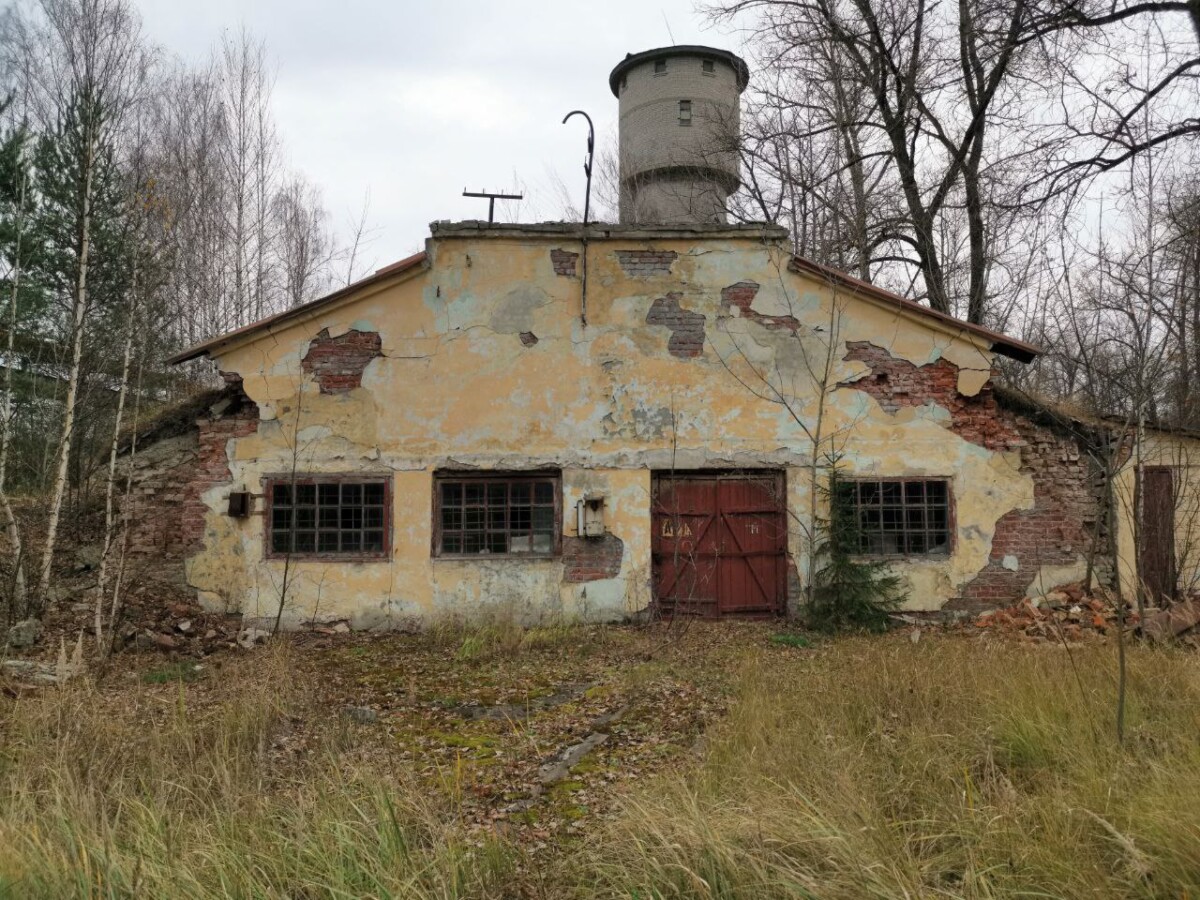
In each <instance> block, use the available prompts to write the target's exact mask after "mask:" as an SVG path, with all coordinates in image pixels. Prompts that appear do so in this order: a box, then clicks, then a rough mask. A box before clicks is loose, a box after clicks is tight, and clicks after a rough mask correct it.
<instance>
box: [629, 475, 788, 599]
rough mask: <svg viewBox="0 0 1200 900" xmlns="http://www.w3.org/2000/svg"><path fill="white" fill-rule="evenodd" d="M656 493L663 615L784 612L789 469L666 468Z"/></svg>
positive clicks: (657, 577)
mask: <svg viewBox="0 0 1200 900" xmlns="http://www.w3.org/2000/svg"><path fill="white" fill-rule="evenodd" d="M652 492H653V502H652V507H651V508H652V517H653V518H652V526H653V540H652V542H651V550H652V554H653V557H652V559H653V569H654V572H653V578H654V599H655V602H656V603H657V604H658V607H659V609H660V610H661V611H662V612H663V614H665V615H673V614H675V613H687V614H692V615H700V616H707V617H713V618H715V617H719V616H729V615H733V616H748V617H762V616H773V615H778V614H780V613H782V612H784V611H785V608H786V603H787V500H786V491H785V484H784V477H783V473H782V472H729V473H713V472H697V473H686V474H685V473H679V472H672V473H660V474H656V475H655V476H654V480H653V488H652Z"/></svg>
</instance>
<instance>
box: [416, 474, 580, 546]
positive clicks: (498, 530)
mask: <svg viewBox="0 0 1200 900" xmlns="http://www.w3.org/2000/svg"><path fill="white" fill-rule="evenodd" d="M436 497H437V504H436V506H437V508H436V510H435V513H434V514H435V516H436V517H437V518H436V521H435V524H436V529H435V535H434V551H435V553H436V554H437V555H439V556H479V555H488V556H553V555H555V554H556V553H558V550H559V545H560V535H561V527H562V524H561V523H562V515H561V507H560V501H559V479H558V476H557V475H545V476H501V477H495V476H489V477H476V478H462V477H456V476H443V477H439V478H438V479H437V483H436Z"/></svg>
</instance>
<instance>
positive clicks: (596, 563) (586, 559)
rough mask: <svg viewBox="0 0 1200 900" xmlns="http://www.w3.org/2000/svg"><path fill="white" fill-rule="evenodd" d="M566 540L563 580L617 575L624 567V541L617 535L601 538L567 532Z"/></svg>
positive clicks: (596, 579) (596, 578) (573, 581)
mask: <svg viewBox="0 0 1200 900" xmlns="http://www.w3.org/2000/svg"><path fill="white" fill-rule="evenodd" d="M562 542H563V565H564V572H563V581H566V582H567V583H569V584H578V583H581V582H585V581H599V580H600V579H603V578H616V577H617V575H618V574H620V571H621V559H622V557H623V556H624V555H625V544H624V542H623V541H622V540H621V539H620V538H619V537H617V536H616V535H612V534H606V535H604V537H602V538H580V537H569V536H565V537H563V539H562Z"/></svg>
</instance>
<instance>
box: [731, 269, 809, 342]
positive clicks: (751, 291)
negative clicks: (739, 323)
mask: <svg viewBox="0 0 1200 900" xmlns="http://www.w3.org/2000/svg"><path fill="white" fill-rule="evenodd" d="M759 287H760V285H757V284H755V283H754V282H753V281H739V282H738V283H737V284H731V285H729V286H728V287H726V288H724V289H722V291H721V315H722V316H728V315H730V314H731V310H733V309H735V308H736V309H738V310H739V311H740V313H741V315H742V316H743V317H744V318H747V319H749V320H750V321H751V322H755V323H756V324H758V325H762V326H763V327H764V328H786V329H787V330H788V331H793V332H794V331H796V330H797V329H798V328H799V327H800V322H799V320H798V319H797V318H796V317H795V316H792V315H786V316H764V315H763V314H762V313H760V312H758V311H756V310H755V309H754V307H753V305H752V304H753V303H754V298H755V297H756V296H757V295H758V289H759Z"/></svg>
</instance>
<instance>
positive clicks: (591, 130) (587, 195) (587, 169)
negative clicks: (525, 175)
mask: <svg viewBox="0 0 1200 900" xmlns="http://www.w3.org/2000/svg"><path fill="white" fill-rule="evenodd" d="M571 116H583V117H584V118H585V119H587V123H588V140H587V159H585V160H584V161H583V174H584V175H586V176H587V186H586V187H585V188H584V191H583V228H582V229H581V230H580V231H581V238H580V240H581V241H582V243H583V272H582V274H581V276H580V281H581V282H582V288H583V297H582V300H581V302H580V309H579V321H580V322H582V323H583V324H584V326H586V325H587V226H588V213H590V212H591V208H592V160H593V158H594V157H595V155H596V128H595V126H594V125H592V117H591V116H589V115H588V114H587V113H585V112H584V111H583V110H582V109H573V110H571V111H570V112H569V113H567V114H566V115H565V116H563V120H562V123H563V124H564V125H566V124H567V120H568V119H570V118H571Z"/></svg>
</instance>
